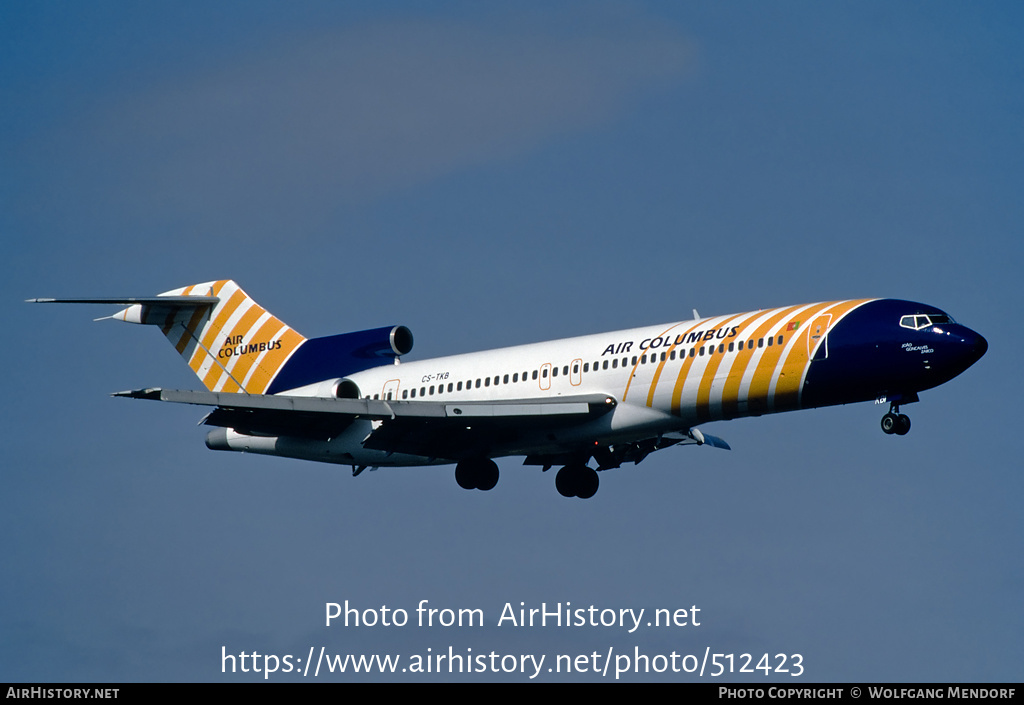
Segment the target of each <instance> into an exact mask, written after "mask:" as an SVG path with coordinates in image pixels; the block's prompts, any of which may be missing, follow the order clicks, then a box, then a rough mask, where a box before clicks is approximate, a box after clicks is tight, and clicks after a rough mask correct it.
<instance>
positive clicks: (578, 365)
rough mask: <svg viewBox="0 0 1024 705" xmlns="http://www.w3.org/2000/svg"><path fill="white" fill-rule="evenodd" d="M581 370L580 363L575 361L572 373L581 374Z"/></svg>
mask: <svg viewBox="0 0 1024 705" xmlns="http://www.w3.org/2000/svg"><path fill="white" fill-rule="evenodd" d="M579 371H580V363H578V362H574V363H573V365H572V373H573V374H574V375H575V374H579Z"/></svg>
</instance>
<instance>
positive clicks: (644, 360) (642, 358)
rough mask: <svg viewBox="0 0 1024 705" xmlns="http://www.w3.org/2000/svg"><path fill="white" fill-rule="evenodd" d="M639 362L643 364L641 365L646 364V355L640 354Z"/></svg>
mask: <svg viewBox="0 0 1024 705" xmlns="http://www.w3.org/2000/svg"><path fill="white" fill-rule="evenodd" d="M640 363H641V364H643V365H646V364H647V356H646V355H644V356H642V357H641V358H640Z"/></svg>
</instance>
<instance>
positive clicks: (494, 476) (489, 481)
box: [476, 459, 498, 492]
mask: <svg viewBox="0 0 1024 705" xmlns="http://www.w3.org/2000/svg"><path fill="white" fill-rule="evenodd" d="M497 484H498V465H497V463H495V462H494V461H493V460H490V459H487V460H484V461H482V462H481V463H480V465H479V467H478V468H477V475H476V488H477V489H478V490H482V491H484V492H487V491H488V490H493V489H494V486H495V485H497Z"/></svg>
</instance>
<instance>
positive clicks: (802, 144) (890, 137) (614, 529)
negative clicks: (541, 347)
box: [0, 2, 1024, 681]
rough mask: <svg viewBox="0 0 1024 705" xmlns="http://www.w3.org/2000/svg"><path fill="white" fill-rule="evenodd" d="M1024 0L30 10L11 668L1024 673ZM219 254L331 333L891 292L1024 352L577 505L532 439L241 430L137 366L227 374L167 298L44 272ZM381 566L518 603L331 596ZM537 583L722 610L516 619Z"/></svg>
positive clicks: (187, 266)
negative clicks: (474, 478)
mask: <svg viewBox="0 0 1024 705" xmlns="http://www.w3.org/2000/svg"><path fill="white" fill-rule="evenodd" d="M1022 30H1024V12H1022V10H1021V8H1020V6H1019V5H1018V4H1015V3H994V2H993V3H974V4H970V5H965V4H962V3H942V2H940V3H900V4H898V5H896V6H892V5H891V4H889V3H828V4H825V5H820V4H810V3H807V4H795V3H785V4H782V3H771V4H769V3H742V2H741V3H729V4H727V5H722V4H717V3H701V4H692V3H674V2H673V3H661V2H643V3H641V2H637V3H618V2H587V3H572V2H566V3H547V2H544V3H532V2H517V3H514V4H513V3H509V4H496V3H486V4H485V3H464V2H439V3H431V4H429V5H424V4H422V3H406V2H391V3H335V2H329V3H312V2H310V3H303V4H300V5H294V4H286V3H251V2H246V3H230V2H222V3H216V4H214V5H210V4H207V3H181V2H173V3H161V2H154V3H146V4H145V5H136V4H130V3H123V2H97V3H89V4H71V3H68V4H55V3H20V2H8V3H5V4H3V5H2V6H0V106H2V107H0V233H2V235H3V238H4V244H5V249H6V252H7V257H5V258H4V276H3V277H2V280H0V289H2V291H3V293H4V296H3V297H2V303H0V305H2V306H3V312H4V320H5V322H6V323H7V325H8V326H9V327H11V328H12V329H13V330H12V331H11V332H12V333H14V335H12V336H10V337H11V340H10V341H9V342H8V344H6V345H4V346H3V348H2V352H0V355H2V359H3V362H4V365H5V367H6V369H8V370H9V371H11V374H10V375H9V383H8V385H7V387H6V389H7V399H8V402H7V404H5V405H4V411H3V412H2V413H3V420H4V423H3V428H4V441H5V443H4V445H5V452H4V456H3V457H4V463H3V466H4V469H3V472H2V473H0V483H2V484H0V530H2V535H3V536H4V540H3V544H2V545H3V548H2V557H3V564H4V566H5V569H4V571H3V573H2V576H0V680H4V681H62V680H63V681H132V680H140V681H175V680H184V681H207V680H218V679H221V678H223V677H224V676H222V675H221V673H220V653H221V647H222V646H225V647H226V648H227V649H228V651H229V652H238V651H242V650H245V651H249V652H251V651H253V650H257V651H260V652H261V653H278V654H284V653H301V654H305V653H306V652H307V651H308V649H309V648H310V647H311V646H316V647H318V648H319V646H321V645H322V646H325V647H327V649H328V650H331V651H335V652H338V653H342V652H346V651H352V652H363V653H372V652H394V653H402V654H404V655H406V656H408V655H411V654H413V653H425V652H426V649H427V648H431V649H433V650H435V651H436V650H437V649H438V648H444V649H446V648H447V646H448V645H450V644H451V645H455V646H456V647H459V648H463V649H464V648H470V647H471V648H473V649H474V653H477V652H479V651H482V650H486V651H490V650H494V651H497V652H499V653H547V654H549V655H554V654H557V653H573V654H575V653H586V654H589V653H590V652H592V651H595V650H596V651H598V652H601V653H606V652H607V650H608V648H609V647H614V648H615V649H616V651H617V652H618V650H620V649H622V650H624V651H626V650H628V651H631V650H632V649H633V648H634V647H640V648H641V649H642V650H644V651H646V652H648V653H651V654H654V653H668V652H671V651H672V650H675V651H677V652H679V653H690V652H693V653H703V651H704V649H705V648H706V647H709V648H710V649H711V650H712V651H713V652H722V653H728V652H735V653H757V654H762V653H770V654H775V653H780V652H785V653H800V654H802V655H803V658H804V666H805V668H806V676H805V677H804V678H805V679H806V680H812V681H829V680H832V681H898V680H905V681H934V680H938V681H947V680H954V681H986V680H1016V681H1019V680H1020V678H1021V673H1022V672H1021V666H1020V663H1021V657H1022V655H1024V649H1022V641H1021V636H1020V635H1021V634H1022V633H1024V623H1022V622H1024V620H1022V612H1024V611H1022V607H1021V602H1020V599H1019V596H1020V593H1021V588H1022V587H1024V569H1022V561H1021V556H1022V555H1024V546H1022V539H1021V537H1022V535H1024V531H1022V529H1024V526H1022V520H1021V516H1020V510H1019V506H1018V504H1019V500H1018V498H1019V497H1020V496H1021V489H1022V483H1024V481H1022V479H1021V473H1020V470H1021V464H1020V460H1019V456H1018V453H1017V447H1016V443H1015V441H1016V440H1017V439H1016V433H1017V425H1018V424H1017V421H1018V419H1019V418H1020V414H1019V411H1018V409H1017V402H1018V399H1019V398H1020V395H1021V391H1022V390H1021V374H1020V371H1019V368H1018V366H1017V361H1016V356H1015V355H1014V352H1013V351H1014V350H1019V349H1020V347H1021V344H1022V342H1024V341H1022V340H1021V337H1022V336H1021V333H1020V326H1019V325H1016V324H1015V323H1014V321H1015V320H1016V316H1017V314H1018V311H1019V308H1020V304H1021V297H1020V294H1019V279H1020V272H1021V263H1022V260H1024V258H1022V254H1024V253H1022V246H1021V244H1020V237H1019V235H1020V232H1021V229H1022V225H1024V206H1022V205H1021V199H1020V196H1019V194H1020V193H1021V189H1022V186H1024V159H1022V150H1021V147H1022V144H1024V120H1022V116H1024V81H1022V80H1021V78H1022V76H1024V51H1022V49H1021V47H1020V41H1019V38H1020V37H1021V36H1022ZM217 278H232V279H235V280H236V281H238V282H239V283H240V284H241V285H242V286H243V287H244V288H245V289H246V291H247V292H248V293H249V294H250V295H252V296H253V297H254V298H255V299H256V300H257V301H259V302H260V303H261V304H262V305H263V306H265V307H266V308H268V309H269V310H270V311H272V312H273V313H275V314H276V315H277V316H278V317H280V318H281V319H283V320H285V321H286V322H288V323H289V324H290V325H292V326H293V327H295V328H296V329H297V330H299V331H300V332H302V333H304V334H305V335H307V336H317V335H329V334H332V333H338V332H343V331H348V330H359V329H363V328H371V327H378V326H382V325H389V324H398V323H401V324H404V325H408V326H409V327H410V328H412V330H413V332H414V334H415V336H416V348H415V349H414V351H413V353H412V357H414V358H416V359H422V358H425V357H430V356H434V355H442V354H449V353H455V352H463V351H468V350H474V349H486V348H489V347H497V346H502V345H511V344H517V343H523V342H531V341H536V340H543V339H548V338H554V337H562V336H567V335H577V334H585V333H594V332H600V331H604V330H614V329H618V328H627V327H632V326H637V325H644V324H655V323H660V322H666V321H672V320H677V319H681V318H688V317H689V316H690V310H691V309H692V308H694V307H696V308H697V309H698V310H699V311H700V312H701V314H703V315H716V314H724V313H730V312H736V311H744V310H751V309H756V308H762V307H769V306H777V305H785V304H791V303H799V302H810V301H819V300H831V299H838V298H848V297H850V298H852V297H861V296H865V297H869V296H893V297H899V298H907V299H911V300H919V301H926V302H928V303H931V304H934V305H937V306H939V307H941V308H943V309H945V310H948V311H949V312H950V313H951V314H952V315H953V316H954V317H956V318H957V319H958V320H960V321H961V322H963V323H965V324H967V325H969V326H971V327H972V328H974V329H976V330H978V331H979V332H981V333H982V334H983V335H985V336H986V338H987V339H988V340H989V343H990V350H989V352H988V354H987V355H986V356H985V358H983V359H982V360H981V361H980V362H979V363H978V364H977V365H976V366H975V367H974V368H972V369H971V370H968V371H967V372H966V373H965V374H963V375H962V376H961V377H959V378H957V379H955V380H953V381H952V382H950V383H949V384H947V385H945V386H943V387H941V388H939V389H936V390H933V391H930V392H926V393H924V394H922V403H920V404H915V405H913V406H910V407H907V408H906V411H907V413H909V414H910V415H911V417H912V418H913V420H914V428H913V430H912V431H911V433H910V434H909V435H908V436H906V437H903V438H896V437H888V436H884V435H883V434H882V433H881V431H880V430H879V428H878V419H879V418H880V417H881V413H882V409H881V408H880V407H875V406H873V405H871V404H863V405H854V406H849V407H840V408H833V409H823V410H817V411H809V412H798V413H794V414H784V415H780V416H774V417H763V418H759V419H747V420H738V421H732V422H723V423H718V424H711V425H708V426H707V430H708V431H710V432H711V433H715V434H716V435H719V436H722V437H724V438H725V439H726V440H728V441H729V442H730V443H731V445H732V447H733V449H734V450H733V451H732V452H731V453H725V452H719V451H715V450H713V449H709V448H675V449H669V450H665V451H662V452H659V453H658V454H656V455H654V456H652V457H650V458H648V459H647V460H646V461H644V463H642V464H641V465H639V466H637V467H635V468H634V467H632V466H630V467H626V468H623V469H620V470H616V471H612V472H608V473H603V474H602V485H601V491H600V492H599V493H598V495H597V496H596V497H595V498H594V499H592V500H590V501H588V502H580V501H567V500H565V499H563V498H562V497H560V496H558V494H557V493H556V492H555V491H554V487H553V477H552V473H546V474H541V473H540V472H538V471H537V470H536V469H534V468H522V467H520V466H519V463H518V461H517V460H516V459H506V460H503V461H501V463H500V466H501V470H502V479H501V482H500V483H499V485H498V487H497V488H496V489H495V490H494V491H492V492H489V493H486V494H485V493H479V492H475V493H467V492H465V491H463V490H461V489H459V488H458V486H457V485H456V484H455V482H454V479H453V477H452V473H451V469H450V468H433V469H412V470H380V471H377V472H373V473H371V472H366V473H364V474H363V475H361V476H360V477H358V478H352V477H350V473H349V471H348V469H346V468H344V467H334V466H328V465H318V464H304V463H301V462H298V461H291V460H285V459H276V458H265V457H249V456H243V455H235V454H226V453H212V452H210V451H208V450H206V448H205V446H204V445H203V437H204V432H203V431H202V429H199V428H196V427H195V424H196V422H197V421H198V420H199V418H200V417H201V416H202V413H201V412H197V411H196V410H195V409H190V408H173V407H171V408H164V407H163V406H161V405H156V404H147V403H144V402H138V401H130V400H123V399H112V398H110V397H109V396H108V394H109V393H110V392H113V391H117V390H120V389H129V388H138V387H145V386H157V385H159V386H164V387H171V388H191V387H195V386H196V385H197V381H196V380H195V379H194V378H193V377H192V375H191V373H190V372H189V370H188V369H187V368H186V367H185V366H184V365H181V363H180V359H179V358H178V357H177V356H176V355H175V354H174V353H173V351H172V350H171V349H170V348H169V347H168V346H167V345H166V343H165V341H164V340H163V338H162V337H161V336H160V335H159V334H158V333H156V332H155V331H152V330H147V329H139V328H136V327H132V326H123V325H117V324H114V323H110V322H103V323H93V322H92V321H91V319H92V318H95V317H98V316H101V315H106V314H107V313H109V311H107V310H105V309H102V307H100V308H98V309H96V308H84V307H63V308H58V307H53V308H50V307H45V308H44V307H41V306H29V305H26V304H24V303H22V302H23V300H24V299H26V298H30V297H36V296H73V295H88V296H118V295H150V294H155V293H157V292H160V291H165V290H168V289H172V288H175V287H179V286H183V285H186V284H191V283H195V282H200V281H207V280H210V279H217ZM346 599H347V600H349V601H351V602H352V603H354V604H359V605H360V606H365V607H379V606H380V605H382V604H387V605H388V606H391V607H396V608H397V607H401V608H404V609H408V610H412V609H414V608H415V606H416V604H417V603H418V602H419V600H422V599H428V600H430V602H431V604H432V605H435V606H437V607H453V608H455V607H477V608H481V609H482V610H484V612H485V614H486V615H487V617H488V624H487V625H486V626H485V627H482V628H473V629H448V630H445V629H425V628H422V629H421V628H408V627H407V628H403V629H397V628H396V629H384V628H372V629H362V630H352V629H349V630H346V629H345V628H341V627H332V628H325V627H324V626H323V611H324V603H325V602H343V601H344V600H346ZM521 601H523V602H526V603H528V604H530V605H536V606H539V603H540V602H544V601H546V602H547V603H549V604H551V603H555V602H563V603H564V602H571V603H572V604H573V605H574V606H588V605H590V604H594V605H596V606H598V607H601V608H605V607H607V608H614V609H620V608H637V609H638V608H641V607H643V608H646V609H649V610H650V609H655V608H663V607H668V608H678V607H689V606H691V605H693V604H696V605H698V606H699V607H700V608H701V609H702V615H703V616H704V621H703V623H702V625H701V626H700V627H699V628H692V629H678V628H677V629H666V630H640V631H639V632H638V633H635V634H627V633H625V632H623V631H622V630H616V629H602V628H595V629H589V628H581V629H571V630H567V629H560V630H553V629H550V628H549V629H542V628H533V629H518V630H516V629H510V628H508V627H507V626H502V627H498V626H497V625H496V620H497V617H498V615H499V614H500V610H501V607H502V606H503V605H504V604H505V603H506V602H511V603H513V604H514V605H516V604H518V603H519V602H521ZM542 678H543V679H546V680H556V679H564V678H565V676H557V675H556V674H544V675H543V676H542ZM573 678H576V679H588V678H593V676H588V675H584V674H577V675H576V676H573ZM751 678H753V677H752V676H748V677H746V679H747V680H750V679H751ZM280 679H281V680H288V678H287V677H285V676H281V677H280ZM470 679H471V680H480V679H482V677H481V676H473V677H471V678H470ZM756 679H757V680H758V681H761V680H763V679H764V677H763V676H757V677H756ZM790 680H791V681H797V680H798V679H790Z"/></svg>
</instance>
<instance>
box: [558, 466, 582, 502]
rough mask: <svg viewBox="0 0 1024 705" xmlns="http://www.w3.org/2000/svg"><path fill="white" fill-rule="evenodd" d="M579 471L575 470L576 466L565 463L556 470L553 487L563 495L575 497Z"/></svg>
mask: <svg viewBox="0 0 1024 705" xmlns="http://www.w3.org/2000/svg"><path fill="white" fill-rule="evenodd" d="M578 475H579V473H578V472H576V466H574V465H566V466H565V467H564V468H562V469H561V470H559V471H558V474H557V475H555V489H556V490H558V494H560V495H562V496H563V497H575V496H576V489H577V485H578V484H579V483H578V481H577V479H578Z"/></svg>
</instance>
